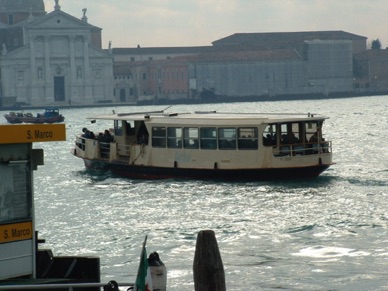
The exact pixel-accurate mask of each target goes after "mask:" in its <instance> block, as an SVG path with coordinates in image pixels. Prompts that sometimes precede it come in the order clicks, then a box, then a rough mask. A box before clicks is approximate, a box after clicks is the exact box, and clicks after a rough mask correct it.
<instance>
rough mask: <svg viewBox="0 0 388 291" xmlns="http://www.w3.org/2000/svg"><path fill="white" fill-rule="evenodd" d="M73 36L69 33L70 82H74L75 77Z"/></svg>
mask: <svg viewBox="0 0 388 291" xmlns="http://www.w3.org/2000/svg"><path fill="white" fill-rule="evenodd" d="M74 42H75V36H74V35H71V36H69V50H70V76H71V77H70V78H71V83H73V82H75V78H76V70H77V68H76V66H75V45H74Z"/></svg>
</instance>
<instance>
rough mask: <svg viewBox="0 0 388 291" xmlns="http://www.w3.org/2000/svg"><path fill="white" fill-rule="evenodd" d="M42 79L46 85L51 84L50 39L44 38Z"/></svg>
mask: <svg viewBox="0 0 388 291" xmlns="http://www.w3.org/2000/svg"><path fill="white" fill-rule="evenodd" d="M44 79H45V82H46V86H47V84H49V83H51V73H50V37H49V36H45V37H44Z"/></svg>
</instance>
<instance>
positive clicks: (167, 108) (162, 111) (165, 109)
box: [162, 105, 172, 112]
mask: <svg viewBox="0 0 388 291" xmlns="http://www.w3.org/2000/svg"><path fill="white" fill-rule="evenodd" d="M170 107H172V105H170V106H167V107H166V108H165V109H163V110H162V112H164V111H166V110H167V109H169V108H170Z"/></svg>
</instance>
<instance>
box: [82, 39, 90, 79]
mask: <svg viewBox="0 0 388 291" xmlns="http://www.w3.org/2000/svg"><path fill="white" fill-rule="evenodd" d="M83 41H84V71H85V81H86V82H89V81H90V67H89V66H90V64H89V43H88V37H87V36H84V37H83Z"/></svg>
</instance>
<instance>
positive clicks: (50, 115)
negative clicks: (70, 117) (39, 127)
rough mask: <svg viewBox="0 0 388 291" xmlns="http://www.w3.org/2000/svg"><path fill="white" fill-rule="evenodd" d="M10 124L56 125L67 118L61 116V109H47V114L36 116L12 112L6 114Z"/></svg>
mask: <svg viewBox="0 0 388 291" xmlns="http://www.w3.org/2000/svg"><path fill="white" fill-rule="evenodd" d="M4 117H5V119H7V121H8V122H9V123H13V124H16V123H56V122H63V121H64V120H65V117H64V116H63V115H62V114H59V109H58V108H55V107H49V108H46V110H45V112H43V113H38V114H37V115H36V116H34V115H33V114H32V113H23V112H10V113H7V114H4Z"/></svg>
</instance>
